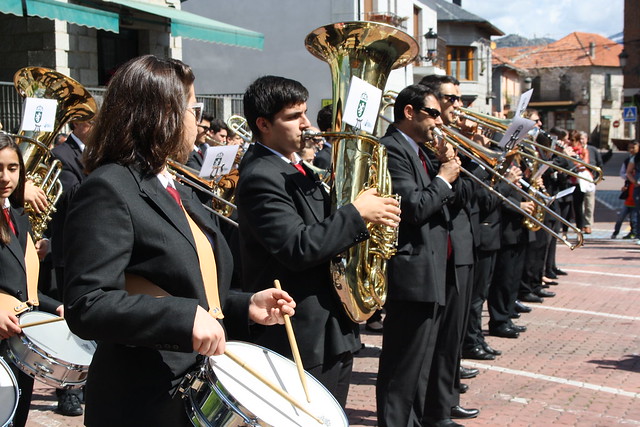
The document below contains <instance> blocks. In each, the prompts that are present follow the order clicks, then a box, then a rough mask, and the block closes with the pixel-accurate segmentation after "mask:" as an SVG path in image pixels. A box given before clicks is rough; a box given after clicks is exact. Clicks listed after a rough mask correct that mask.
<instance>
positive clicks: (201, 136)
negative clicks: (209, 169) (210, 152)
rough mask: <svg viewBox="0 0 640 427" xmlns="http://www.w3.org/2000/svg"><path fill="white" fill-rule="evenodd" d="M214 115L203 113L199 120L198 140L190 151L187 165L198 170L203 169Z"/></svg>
mask: <svg viewBox="0 0 640 427" xmlns="http://www.w3.org/2000/svg"><path fill="white" fill-rule="evenodd" d="M212 120H213V116H212V115H210V114H207V113H204V112H203V113H202V115H201V119H200V121H199V122H198V127H197V131H198V134H197V135H196V140H195V141H194V143H193V150H191V153H189V158H188V160H187V163H186V165H187V166H189V167H190V168H193V169H195V170H197V171H199V170H200V169H202V163H203V162H204V155H205V153H206V152H207V134H208V133H209V131H210V130H211V121H212Z"/></svg>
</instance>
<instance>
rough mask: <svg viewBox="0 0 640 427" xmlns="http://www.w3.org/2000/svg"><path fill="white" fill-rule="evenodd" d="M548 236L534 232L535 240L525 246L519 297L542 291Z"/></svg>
mask: <svg viewBox="0 0 640 427" xmlns="http://www.w3.org/2000/svg"><path fill="white" fill-rule="evenodd" d="M549 238H550V236H549V234H547V232H546V231H544V230H538V231H536V238H535V240H532V241H530V242H529V244H528V245H527V249H526V253H525V256H524V268H523V270H522V280H521V283H520V291H519V293H520V295H524V294H527V293H536V292H538V291H539V290H540V289H542V276H543V275H544V260H545V254H546V251H547V245H548V243H549Z"/></svg>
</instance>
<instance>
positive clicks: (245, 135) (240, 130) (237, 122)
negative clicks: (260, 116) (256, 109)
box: [227, 115, 253, 144]
mask: <svg viewBox="0 0 640 427" xmlns="http://www.w3.org/2000/svg"><path fill="white" fill-rule="evenodd" d="M227 127H228V128H229V129H231V130H232V131H233V132H234V133H236V134H238V135H240V138H242V139H243V140H244V142H246V143H247V144H250V143H251V141H253V133H252V132H251V130H250V129H249V126H248V124H247V119H245V118H244V117H242V116H238V115H233V116H231V117H229V118H228V119H227Z"/></svg>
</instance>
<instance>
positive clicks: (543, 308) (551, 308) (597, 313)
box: [536, 305, 640, 320]
mask: <svg viewBox="0 0 640 427" xmlns="http://www.w3.org/2000/svg"><path fill="white" fill-rule="evenodd" d="M539 308H540V309H542V310H555V311H568V312H569V313H580V314H588V315H590V316H602V317H610V318H612V319H620V320H640V317H633V316H623V315H621V314H611V313H601V312H599V311H588V310H576V309H574V308H564V307H549V306H545V305H539V306H536V310H537V309H539Z"/></svg>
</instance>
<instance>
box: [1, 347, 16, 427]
mask: <svg viewBox="0 0 640 427" xmlns="http://www.w3.org/2000/svg"><path fill="white" fill-rule="evenodd" d="M19 398H20V390H19V388H18V381H17V380H16V377H15V376H14V375H13V372H12V371H11V367H10V366H9V365H8V364H7V362H5V361H4V359H3V358H2V357H0V402H1V403H0V425H1V426H2V427H6V426H10V425H11V421H12V420H13V417H14V416H15V414H16V409H17V408H18V399H19Z"/></svg>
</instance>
